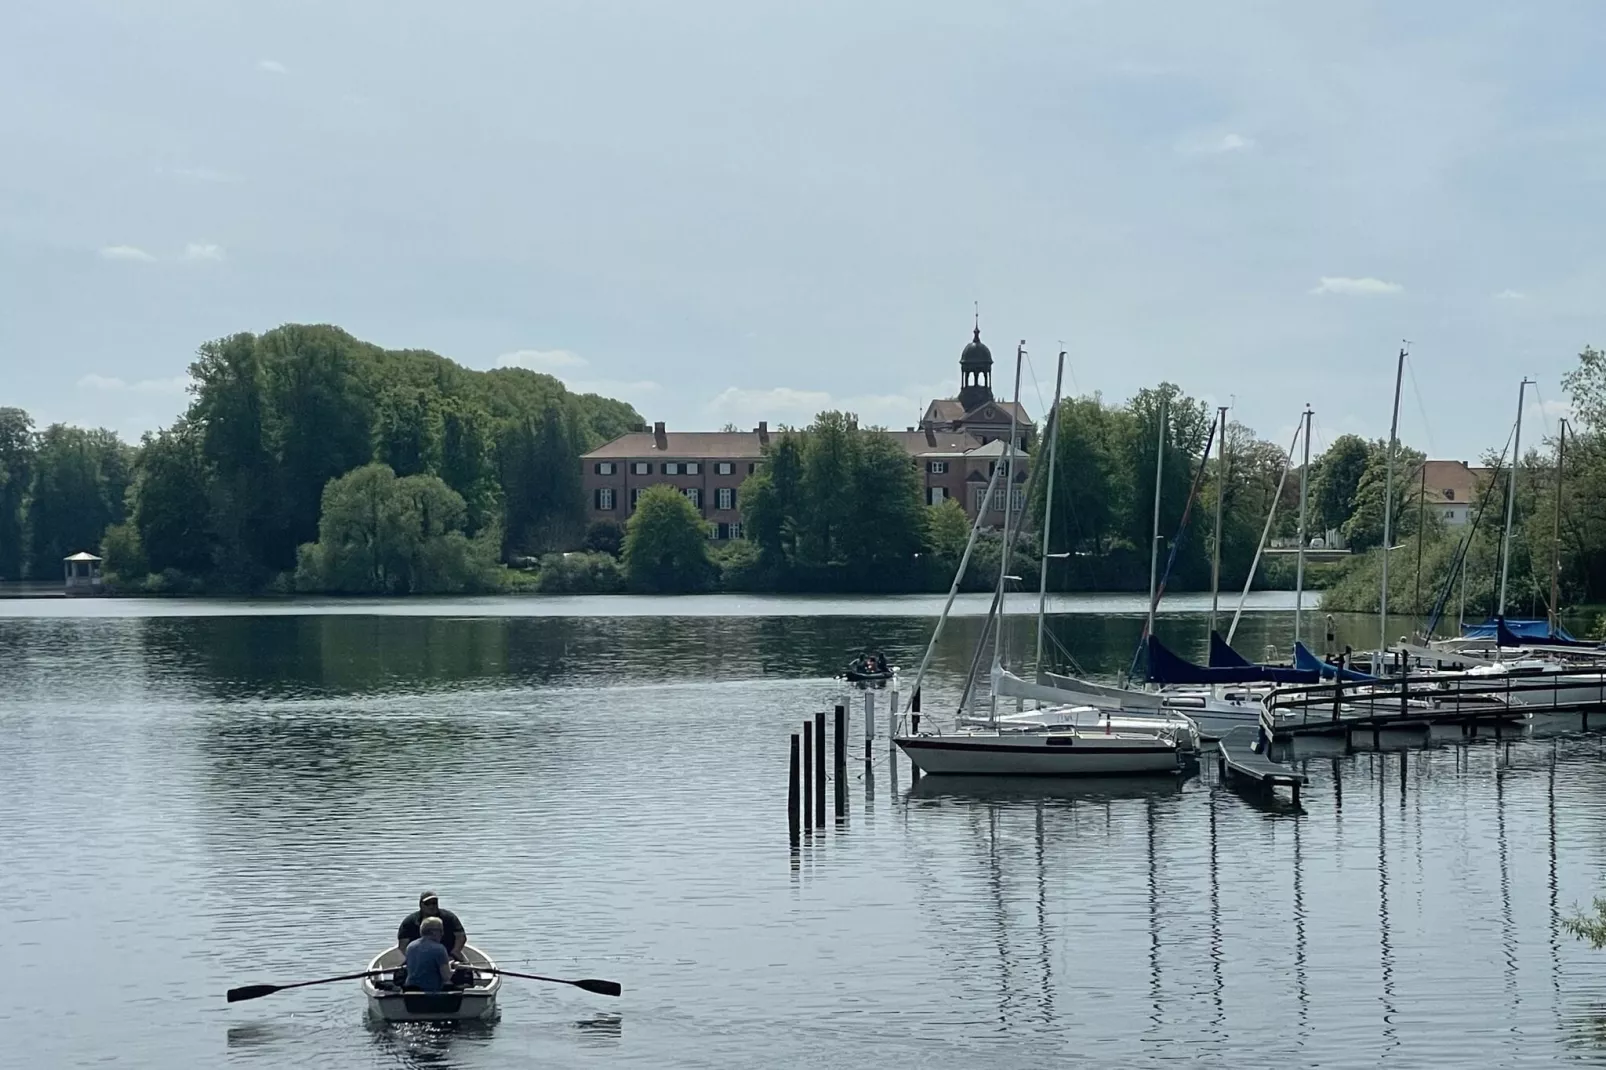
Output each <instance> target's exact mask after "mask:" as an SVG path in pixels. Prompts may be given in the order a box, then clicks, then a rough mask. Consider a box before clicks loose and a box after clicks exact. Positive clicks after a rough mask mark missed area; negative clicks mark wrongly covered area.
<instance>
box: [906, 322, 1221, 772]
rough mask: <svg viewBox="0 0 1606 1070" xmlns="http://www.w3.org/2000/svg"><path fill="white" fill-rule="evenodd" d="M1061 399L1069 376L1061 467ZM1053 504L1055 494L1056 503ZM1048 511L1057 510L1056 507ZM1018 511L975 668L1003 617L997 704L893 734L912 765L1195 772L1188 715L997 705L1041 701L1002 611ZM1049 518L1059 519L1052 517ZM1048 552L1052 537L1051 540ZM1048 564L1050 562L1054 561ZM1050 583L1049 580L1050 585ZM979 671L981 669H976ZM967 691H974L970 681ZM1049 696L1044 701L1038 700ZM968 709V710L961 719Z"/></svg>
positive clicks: (1009, 470) (1054, 694)
mask: <svg viewBox="0 0 1606 1070" xmlns="http://www.w3.org/2000/svg"><path fill="white" fill-rule="evenodd" d="M1025 353H1026V350H1025V345H1024V343H1023V344H1022V345H1021V347H1020V348H1019V349H1017V350H1016V354H1015V397H1016V400H1017V402H1018V401H1019V398H1020V377H1021V363H1022V361H1023V359H1024V358H1025ZM1064 361H1065V354H1064V353H1063V352H1062V353H1061V354H1060V376H1063V372H1064ZM1059 398H1060V378H1059V377H1056V382H1055V388H1054V408H1053V410H1052V412H1053V417H1052V419H1053V421H1054V426H1053V428H1052V432H1051V434H1050V437H1049V442H1050V445H1049V453H1050V459H1049V465H1050V468H1051V469H1052V467H1053V464H1054V455H1055V451H1056V450H1057V446H1058V436H1059V428H1058V414H1059ZM1018 411H1019V406H1018V404H1017V405H1016V406H1014V407H1012V408H1011V411H1010V436H1009V446H1008V449H1007V450H1006V452H1005V455H1004V460H1003V463H1002V464H1000V465H999V466H998V467H997V468H996V469H995V470H994V472H993V476H992V481H991V482H990V483H989V486H988V489H987V491H986V494H985V496H984V497H983V499H982V500H983V501H984V502H988V501H991V500H992V484H993V483H996V481H997V479H998V476H999V474H1000V472H1002V473H1003V477H1004V481H1005V486H1013V485H1014V484H1013V478H1014V467H1015V458H1016V457H1017V456H1018V455H1019V449H1020V447H1019V441H1018V439H1017V437H1016V431H1017V428H1016V426H1015V420H1016V415H1015V414H1016V412H1018ZM1048 486H1049V490H1048V494H1049V495H1050V496H1052V494H1053V482H1052V480H1050V482H1049V484H1048ZM1050 501H1051V497H1050ZM1049 508H1052V506H1051V505H1050V506H1049ZM1011 512H1012V510H1011V509H1010V508H1008V503H1007V502H1006V507H1005V510H1004V531H1003V547H1002V552H1001V554H1000V560H999V570H998V586H997V590H996V592H995V593H994V597H993V606H992V610H991V612H990V613H989V616H988V621H987V625H988V626H987V627H984V628H983V629H982V634H981V637H980V639H978V641H977V642H978V646H977V649H976V656H975V662H979V661H980V659H981V655H982V653H983V650H984V646H985V644H986V642H987V638H988V631H989V630H990V626H992V625H993V624H994V619H995V618H994V615H995V614H996V618H997V630H996V632H995V633H994V636H993V658H992V671H991V674H990V681H989V682H990V685H991V697H990V700H989V703H988V713H987V717H986V720H985V721H982V722H980V723H978V719H976V718H975V717H974V716H972V717H971V718H968V719H967V718H964V717H963V716H961V717H960V718H959V725H958V727H956V728H955V729H954V730H953V731H951V732H928V733H919V732H916V733H905V734H900V735H897V736H895V737H894V742H895V743H896V744H897V745H898V747H899V748H900V749H901V750H902V751H903V752H904V753H905V754H906V755H908V757H909V760H910V761H911V762H913V763H914V764H915V766H916V767H917V768H919V769H920V771H921V772H922V773H926V774H928V775H943V774H947V775H970V776H1131V775H1142V774H1165V775H1173V776H1174V775H1176V774H1178V773H1181V772H1184V771H1186V770H1187V769H1188V768H1189V767H1190V766H1191V764H1192V761H1193V759H1194V758H1195V757H1196V755H1197V753H1198V750H1199V736H1198V730H1197V728H1196V727H1195V726H1194V725H1193V724H1192V722H1190V721H1189V720H1188V719H1187V718H1185V717H1183V718H1174V717H1155V716H1146V715H1130V714H1122V713H1119V712H1118V711H1115V710H1110V709H1100V708H1099V707H1098V706H1094V705H1092V704H1088V703H1075V702H1065V701H1063V699H1064V697H1065V696H1064V695H1063V693H1060V692H1058V691H1057V690H1055V689H1052V688H1050V689H1045V690H1046V691H1047V692H1048V697H1049V698H1051V699H1054V700H1059V701H1058V702H1056V703H1055V704H1054V705H1051V706H1048V707H1043V708H1039V709H1036V710H1032V711H1030V713H1029V714H1027V713H1026V711H1024V710H1022V711H1020V712H1019V713H1017V714H1016V715H1014V716H1013V717H1011V716H1009V715H1007V714H1006V715H1005V716H1003V717H1000V716H999V713H998V700H999V698H1000V697H1016V698H1019V699H1022V700H1024V699H1025V698H1027V697H1034V696H1033V695H1031V694H1029V693H1027V692H1029V690H1030V689H1031V688H1032V685H1030V684H1027V683H1026V681H1024V680H1021V679H1020V678H1019V677H1016V676H1013V674H1010V673H1007V672H1005V670H1004V667H1003V662H1004V642H1005V639H1004V636H1005V629H1004V627H1003V623H1004V622H1003V614H1004V612H1005V593H1006V590H1007V586H1008V582H1009V578H1010V577H1009V556H1010V547H1011V539H1010V516H1011ZM984 515H985V511H984V510H982V511H978V514H977V517H976V521H975V523H974V524H973V525H972V527H971V533H970V541H969V542H968V543H967V544H966V547H965V553H964V556H963V557H962V558H961V560H960V565H959V570H958V573H957V574H956V575H955V577H954V584H953V587H952V588H951V589H950V591H949V596H948V604H947V605H945V606H944V607H943V614H942V616H941V617H940V618H939V619H938V621H937V627H936V629H935V630H934V632H933V634H932V639H931V643H930V644H929V645H928V646H927V649H926V656H925V659H924V661H923V662H922V664H921V667H920V673H919V674H917V676H916V678H915V687H914V690H913V691H912V692H911V702H914V701H916V698H915V696H917V695H918V694H919V686H920V678H921V676H923V675H924V673H925V669H926V666H927V665H928V664H929V663H930V660H931V653H932V650H933V649H935V647H936V643H937V638H938V636H940V635H941V633H942V626H943V623H944V622H945V621H946V619H947V615H948V610H949V608H950V607H951V606H952V604H953V598H954V595H955V594H956V593H957V591H958V588H959V581H960V578H961V577H963V576H964V573H965V568H966V566H967V565H968V564H969V561H970V554H971V550H972V548H973V547H974V545H975V540H976V535H977V533H978V532H979V531H980V529H981V521H982V517H983V516H984ZM1049 515H1050V516H1051V515H1052V514H1049ZM1044 546H1045V550H1046V546H1047V540H1046V539H1045V540H1044ZM1045 564H1046V562H1045ZM1042 582H1046V581H1042ZM1045 603H1046V587H1043V586H1040V589H1039V598H1038V620H1039V651H1041V642H1042V614H1043V609H1044V605H1045ZM973 668H974V665H973ZM966 693H967V695H968V693H969V685H968V683H967V686H966ZM1035 697H1039V698H1041V697H1042V696H1040V695H1039V696H1035ZM962 712H963V711H961V714H962Z"/></svg>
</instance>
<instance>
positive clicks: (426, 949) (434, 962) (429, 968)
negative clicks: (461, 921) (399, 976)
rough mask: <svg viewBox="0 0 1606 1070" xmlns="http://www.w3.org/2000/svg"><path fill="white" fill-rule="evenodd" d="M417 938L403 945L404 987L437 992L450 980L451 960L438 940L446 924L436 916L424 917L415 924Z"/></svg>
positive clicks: (444, 946)
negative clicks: (405, 968)
mask: <svg viewBox="0 0 1606 1070" xmlns="http://www.w3.org/2000/svg"><path fill="white" fill-rule="evenodd" d="M418 932H419V936H418V939H417V940H414V941H413V942H412V943H410V944H408V945H407V987H408V988H416V989H419V990H420V991H424V992H440V991H442V990H444V989H445V988H446V986H447V985H449V984H451V981H452V970H453V968H454V966H455V965H456V964H455V963H453V962H452V956H451V953H450V952H449V951H447V950H446V945H445V944H443V943H441V938H442V937H443V936H445V934H446V925H445V924H444V923H443V922H442V921H441V919H439V918H435V917H430V918H425V919H424V920H423V921H422V922H420V923H419V925H418Z"/></svg>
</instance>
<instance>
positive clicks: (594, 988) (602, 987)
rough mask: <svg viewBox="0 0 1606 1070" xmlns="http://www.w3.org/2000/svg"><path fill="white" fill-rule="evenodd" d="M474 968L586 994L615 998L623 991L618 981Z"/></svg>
mask: <svg viewBox="0 0 1606 1070" xmlns="http://www.w3.org/2000/svg"><path fill="white" fill-rule="evenodd" d="M476 968H477V969H478V970H479V972H480V973H495V974H500V975H502V976H503V977H518V978H520V979H522V980H525V981H551V982H552V983H553V984H555V985H573V986H574V987H576V988H583V989H585V990H586V991H587V992H595V993H596V994H597V995H599V996H617V995H618V994H619V993H621V992H623V991H624V989H623V988H622V987H620V985H619V982H618V981H598V980H596V979H595V978H592V977H585V978H581V979H580V980H578V981H565V980H564V979H563V978H561V977H541V976H540V975H538V974H533V973H514V972H513V971H512V970H503V969H494V970H493V969H486V968H485V967H483V966H480V967H476Z"/></svg>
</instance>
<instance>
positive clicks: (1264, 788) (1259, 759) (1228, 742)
mask: <svg viewBox="0 0 1606 1070" xmlns="http://www.w3.org/2000/svg"><path fill="white" fill-rule="evenodd" d="M1261 738H1262V732H1261V729H1259V728H1257V727H1255V726H1254V725H1247V724H1241V725H1239V726H1238V727H1236V728H1233V729H1231V730H1229V731H1228V732H1227V734H1226V735H1224V736H1222V737H1221V739H1220V740H1218V741H1217V743H1216V750H1217V753H1218V757H1217V759H1216V767H1217V769H1219V770H1220V772H1221V778H1222V779H1223V780H1224V781H1227V782H1228V783H1239V784H1243V785H1245V786H1248V787H1251V788H1253V789H1254V790H1256V791H1259V792H1262V793H1265V794H1270V793H1271V792H1272V791H1273V790H1274V789H1275V788H1276V787H1277V786H1278V785H1286V786H1288V787H1289V788H1291V789H1293V793H1294V805H1295V806H1298V805H1299V789H1301V788H1303V787H1304V786H1305V774H1304V773H1296V772H1294V770H1293V769H1291V768H1290V767H1288V766H1286V765H1284V764H1282V763H1281V762H1274V761H1272V760H1271V758H1270V757H1268V756H1267V755H1266V754H1264V753H1262V752H1261V751H1260V750H1259V749H1258V748H1259V747H1260V741H1261Z"/></svg>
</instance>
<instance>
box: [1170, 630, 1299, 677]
mask: <svg viewBox="0 0 1606 1070" xmlns="http://www.w3.org/2000/svg"><path fill="white" fill-rule="evenodd" d="M1222 645H1223V646H1225V645H1226V644H1225V643H1223V644H1222ZM1148 677H1149V682H1150V683H1151V684H1260V683H1269V684H1314V683H1316V682H1317V681H1318V680H1319V679H1320V677H1319V675H1318V674H1317V673H1314V672H1301V671H1300V670H1298V669H1287V668H1283V667H1282V666H1278V665H1252V664H1250V663H1248V662H1245V663H1244V664H1242V665H1219V666H1205V665H1195V664H1194V663H1193V662H1191V661H1188V660H1187V659H1185V658H1182V657H1179V656H1178V655H1177V654H1174V653H1173V652H1171V651H1170V650H1167V649H1166V648H1165V645H1164V644H1163V643H1161V642H1160V640H1159V639H1157V638H1156V637H1154V636H1152V635H1151V636H1149V674H1148Z"/></svg>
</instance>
